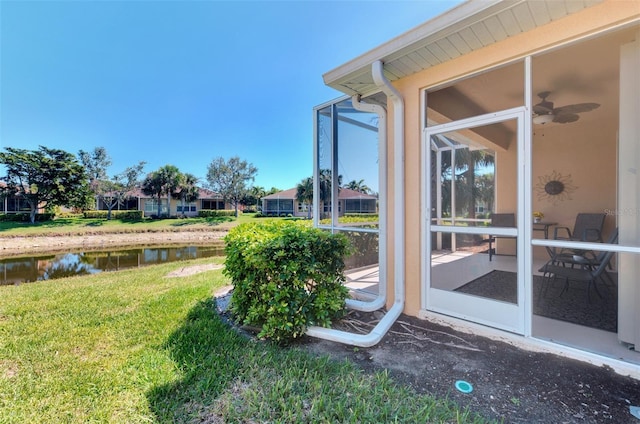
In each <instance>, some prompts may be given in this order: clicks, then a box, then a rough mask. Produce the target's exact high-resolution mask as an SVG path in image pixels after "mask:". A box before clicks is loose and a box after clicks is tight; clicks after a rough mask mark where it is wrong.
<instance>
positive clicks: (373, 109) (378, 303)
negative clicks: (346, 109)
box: [346, 94, 388, 312]
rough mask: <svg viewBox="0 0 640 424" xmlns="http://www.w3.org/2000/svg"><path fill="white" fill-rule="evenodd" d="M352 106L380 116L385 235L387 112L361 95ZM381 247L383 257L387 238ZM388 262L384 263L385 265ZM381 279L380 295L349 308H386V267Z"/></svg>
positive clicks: (383, 228)
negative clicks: (365, 101)
mask: <svg viewBox="0 0 640 424" xmlns="http://www.w3.org/2000/svg"><path fill="white" fill-rule="evenodd" d="M351 104H352V105H353V108H354V109H355V110H358V111H361V112H370V113H375V114H377V115H378V161H379V163H380V164H381V165H382V166H380V178H379V180H380V182H381V184H383V185H384V189H383V190H380V197H379V198H378V201H379V202H380V204H381V205H383V207H381V208H380V212H379V228H380V233H382V234H385V233H386V229H387V215H388V214H387V208H386V205H387V188H386V187H387V111H386V109H385V108H384V107H382V106H380V105H376V104H370V103H362V102H361V101H360V95H359V94H357V95H354V96H353V97H351ZM378 239H379V240H380V245H379V252H380V254H381V255H386V254H387V242H386V239H387V238H386V237H379V238H378ZM385 262H386V261H382V264H384V263H385ZM378 271H379V272H378V275H380V279H379V281H378V295H377V296H376V298H375V299H373V300H369V301H362V300H355V299H347V302H346V304H347V308H351V309H355V310H357V311H365V312H371V311H377V310H378V309H380V308H382V307H384V305H385V303H386V302H387V269H386V266H384V265H383V266H381V267H380V268H379V270H378Z"/></svg>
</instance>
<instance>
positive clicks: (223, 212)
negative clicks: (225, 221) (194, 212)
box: [198, 209, 236, 218]
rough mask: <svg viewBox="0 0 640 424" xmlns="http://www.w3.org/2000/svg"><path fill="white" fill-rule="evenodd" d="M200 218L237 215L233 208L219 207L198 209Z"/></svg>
mask: <svg viewBox="0 0 640 424" xmlns="http://www.w3.org/2000/svg"><path fill="white" fill-rule="evenodd" d="M198 216H199V217H200V218H218V217H221V216H236V211H235V210H233V209H217V210H200V211H198Z"/></svg>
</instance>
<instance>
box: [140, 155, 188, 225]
mask: <svg viewBox="0 0 640 424" xmlns="http://www.w3.org/2000/svg"><path fill="white" fill-rule="evenodd" d="M181 178H182V174H181V173H180V171H179V170H178V168H177V167H175V166H173V165H165V166H163V167H161V168H159V169H158V170H157V171H153V172H151V173H149V174H148V175H147V177H146V178H145V180H144V182H143V183H142V192H143V193H144V194H146V195H149V196H157V197H158V217H159V216H160V214H161V208H160V200H161V198H162V196H163V195H165V196H167V216H169V215H170V213H171V209H170V205H171V195H172V194H173V193H174V192H175V191H176V190H177V188H178V186H179V184H180V179H181Z"/></svg>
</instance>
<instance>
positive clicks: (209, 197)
mask: <svg viewBox="0 0 640 424" xmlns="http://www.w3.org/2000/svg"><path fill="white" fill-rule="evenodd" d="M97 206H98V207H97V208H98V209H99V210H106V209H107V207H106V206H105V205H104V204H103V202H101V201H100V202H98V205H97ZM222 209H232V207H231V206H230V205H229V204H226V203H225V202H224V200H223V199H222V196H220V195H219V194H217V193H214V192H213V191H211V190H207V189H204V188H201V189H199V193H198V199H197V200H196V201H193V202H187V203H185V204H184V205H183V204H182V201H181V200H180V199H174V198H171V201H170V204H169V211H168V215H169V216H178V215H184V216H188V217H194V216H198V212H199V211H201V210H222ZM113 210H141V211H144V216H154V215H157V214H158V197H157V196H149V195H146V194H144V193H143V192H142V190H140V189H135V190H133V191H131V193H130V194H129V196H128V197H127V199H126V200H125V201H124V203H123V204H122V205H119V206H116V207H114V208H113ZM160 213H161V214H162V215H167V196H162V197H161V198H160Z"/></svg>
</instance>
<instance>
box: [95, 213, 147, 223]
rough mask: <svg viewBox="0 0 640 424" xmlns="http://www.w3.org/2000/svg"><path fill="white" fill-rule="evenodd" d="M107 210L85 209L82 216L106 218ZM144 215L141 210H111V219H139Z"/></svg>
mask: <svg viewBox="0 0 640 424" xmlns="http://www.w3.org/2000/svg"><path fill="white" fill-rule="evenodd" d="M107 214H108V211H85V212H84V213H83V216H84V217H85V218H88V219H107ZM143 217H144V215H143V211H111V218H112V219H121V220H123V221H139V220H141V219H142V218H143Z"/></svg>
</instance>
